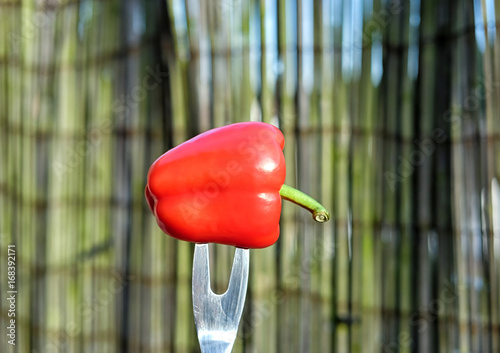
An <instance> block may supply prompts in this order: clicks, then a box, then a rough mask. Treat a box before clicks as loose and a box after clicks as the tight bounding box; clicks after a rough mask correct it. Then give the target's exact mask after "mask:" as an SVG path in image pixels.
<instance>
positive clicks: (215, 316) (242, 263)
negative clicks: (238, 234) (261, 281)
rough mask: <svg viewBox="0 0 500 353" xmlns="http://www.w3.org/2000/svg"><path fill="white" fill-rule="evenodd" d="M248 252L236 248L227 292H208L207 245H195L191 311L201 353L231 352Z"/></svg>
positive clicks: (246, 282) (244, 282) (240, 303)
mask: <svg viewBox="0 0 500 353" xmlns="http://www.w3.org/2000/svg"><path fill="white" fill-rule="evenodd" d="M248 268H249V250H248V249H240V248H237V249H236V251H235V254H234V260H233V267H232V269H231V276H230V278H229V285H228V289H227V291H226V292H225V293H224V294H222V295H218V294H215V293H214V292H213V291H212V289H211V288H210V267H209V253H208V244H196V245H195V251H194V259H193V288H192V294H193V311H194V319H195V323H196V332H197V334H198V340H199V342H200V347H201V351H202V352H203V353H212V352H213V353H216V352H217V353H218V352H231V349H232V347H233V344H234V340H235V339H236V334H237V332H238V326H239V322H240V319H241V315H242V313H243V306H244V304H245V297H246V291H247V284H248Z"/></svg>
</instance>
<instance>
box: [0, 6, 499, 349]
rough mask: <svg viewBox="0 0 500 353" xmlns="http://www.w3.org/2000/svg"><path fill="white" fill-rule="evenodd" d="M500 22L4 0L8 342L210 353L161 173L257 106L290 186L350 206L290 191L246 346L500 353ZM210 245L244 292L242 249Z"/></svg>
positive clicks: (253, 297) (2, 142)
mask: <svg viewBox="0 0 500 353" xmlns="http://www.w3.org/2000/svg"><path fill="white" fill-rule="evenodd" d="M499 17H500V1H498V0H457V1H451V0H439V1H434V0H411V1H399V0H393V1H389V0H353V1H347V0H345V1H343V0H322V1H306V0H298V1H285V0H278V1H267V0H261V1H254V0H251V1H243V0H217V1H216V0H210V1H208V0H207V1H202V0H189V1H181V0H168V1H165V0H142V1H140V0H129V1H119V0H46V1H44V0H36V1H35V0H23V1H20V0H1V1H0V214H1V216H0V292H1V294H0V298H2V299H1V300H0V307H1V312H0V313H1V315H0V316H1V325H0V326H1V327H2V334H1V335H0V351H1V352H22V353H28V352H29V353H52V352H99V353H101V352H106V353H112V352H158V353H159V352H199V347H198V341H197V338H196V332H195V327H194V322H193V314H192V306H191V267H192V254H193V245H192V244H189V243H185V242H180V241H177V240H174V239H173V238H170V237H168V236H166V235H164V234H163V233H162V232H161V231H160V230H159V228H158V227H157V225H156V222H155V219H154V217H153V216H152V215H151V213H150V211H149V209H148V207H147V205H146V202H145V199H144V196H143V191H144V187H145V183H146V175H147V170H148V168H149V166H150V165H151V163H152V162H153V161H154V160H155V159H156V158H157V157H158V156H160V155H161V154H162V153H164V152H165V151H166V150H168V149H169V148H171V147H173V146H175V145H177V144H179V143H181V142H183V141H185V140H186V139H188V138H190V137H192V136H194V135H196V134H198V133H200V132H203V131H205V130H207V129H210V128H213V127H218V126H223V125H226V124H229V123H233V122H239V121H250V120H252V121H265V122H268V123H271V124H274V125H276V126H278V127H279V128H280V129H281V130H282V131H283V133H284V135H285V139H286V146H285V150H284V153H285V158H286V161H287V184H289V185H292V186H295V187H298V188H300V189H301V190H303V191H305V192H307V193H309V194H310V195H312V196H314V197H315V198H317V199H318V200H320V201H321V202H322V203H323V204H324V205H325V206H326V207H327V208H328V209H329V210H330V211H331V213H332V215H333V220H332V221H330V222H329V223H326V224H324V225H318V224H314V222H313V221H312V219H311V217H310V214H309V213H308V212H306V211H304V210H302V209H299V208H298V207H296V206H294V205H292V204H289V203H286V204H284V206H283V213H282V217H281V237H280V239H279V241H278V242H277V243H276V244H275V245H274V246H272V247H269V248H266V249H263V250H252V251H251V269H250V282H249V289H248V296H247V302H246V306H245V312H244V317H243V319H242V322H241V325H240V330H239V336H238V339H237V341H236V345H235V348H234V350H233V351H234V352H383V353H389V352H500V185H499V183H500V157H499V156H500V117H499V114H500V33H499V28H500V22H499V21H500V20H499V19H498V18H499ZM179 172H180V173H182V171H179ZM244 208H245V205H241V212H242V214H243V213H244ZM242 221H244V219H242ZM8 245H16V255H17V257H16V261H17V270H16V289H17V291H18V293H17V300H16V317H15V319H16V327H17V329H16V330H17V331H16V345H15V346H12V345H10V344H8V343H7V340H8V339H9V338H8V336H7V329H6V326H7V325H8V320H9V319H10V318H9V317H8V310H9V305H10V303H9V302H8V301H7V299H6V298H7V291H8V285H7V283H8V278H7V248H8ZM211 251H212V256H211V260H212V262H213V263H212V265H213V266H212V275H213V279H212V280H213V288H214V289H215V290H217V291H219V292H222V291H224V290H225V288H226V286H227V282H228V277H229V273H230V268H231V264H232V258H233V253H234V249H233V248H230V247H227V246H220V245H217V246H212V248H211Z"/></svg>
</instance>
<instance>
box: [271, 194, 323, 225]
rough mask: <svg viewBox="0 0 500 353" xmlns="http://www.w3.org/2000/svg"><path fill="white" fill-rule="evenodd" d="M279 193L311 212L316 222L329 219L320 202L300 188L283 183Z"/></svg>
mask: <svg viewBox="0 0 500 353" xmlns="http://www.w3.org/2000/svg"><path fill="white" fill-rule="evenodd" d="M280 195H281V198H282V199H283V200H288V201H291V202H293V203H294V204H297V205H299V206H300V207H303V208H305V209H306V210H308V211H309V212H311V213H312V216H313V218H314V220H315V221H316V222H320V223H323V222H327V221H328V220H329V219H330V214H329V213H328V211H327V210H326V208H325V207H324V206H323V205H322V204H320V203H319V202H318V201H316V200H315V199H313V198H312V197H311V196H309V195H306V194H304V193H303V192H302V191H300V190H297V189H295V188H292V187H291V186H288V185H283V186H282V187H281V190H280Z"/></svg>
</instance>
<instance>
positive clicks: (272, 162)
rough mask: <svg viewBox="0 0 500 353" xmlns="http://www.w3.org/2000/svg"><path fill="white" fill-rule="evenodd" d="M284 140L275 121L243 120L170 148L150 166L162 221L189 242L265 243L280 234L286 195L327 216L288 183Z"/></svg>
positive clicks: (150, 197) (150, 186)
mask: <svg viewBox="0 0 500 353" xmlns="http://www.w3.org/2000/svg"><path fill="white" fill-rule="evenodd" d="M284 144H285V138H284V136H283V134H282V133H281V131H280V130H279V129H278V128H276V127H275V126H273V125H270V124H266V123H261V122H245V123H236V124H231V125H227V126H224V127H220V128H216V129H212V130H209V131H207V132H204V133H202V134H200V135H198V136H196V137H194V138H192V139H190V140H188V141H186V142H184V143H182V144H180V145H179V146H177V147H175V148H172V149H171V150H169V151H167V152H166V153H164V154H163V155H162V156H160V157H159V158H158V159H157V160H156V161H155V162H154V163H153V164H152V165H151V167H150V169H149V172H148V177H147V185H146V190H145V195H146V200H147V202H148V205H149V208H150V209H151V211H152V212H153V214H154V215H155V217H156V221H157V223H158V225H159V227H160V228H161V229H162V230H163V231H164V232H165V233H167V234H168V235H170V236H172V237H174V238H177V239H180V240H185V241H190V242H196V243H220V244H226V245H233V246H236V247H241V248H265V247H268V246H270V245H273V244H274V243H275V242H276V241H277V240H278V237H279V219H280V215H281V199H284V200H288V201H291V202H293V203H295V204H297V205H299V206H301V207H303V208H305V209H307V210H309V211H310V212H311V213H312V215H313V218H314V220H316V221H317V222H326V221H328V220H329V219H330V214H329V213H328V211H327V210H326V209H325V208H324V207H323V206H322V205H321V204H320V203H319V202H317V201H316V200H314V199H313V198H312V197H310V196H308V195H306V194H304V193H303V192H301V191H299V190H297V189H294V188H292V187H290V186H288V185H284V183H285V175H286V167H285V158H284V155H283V146H284Z"/></svg>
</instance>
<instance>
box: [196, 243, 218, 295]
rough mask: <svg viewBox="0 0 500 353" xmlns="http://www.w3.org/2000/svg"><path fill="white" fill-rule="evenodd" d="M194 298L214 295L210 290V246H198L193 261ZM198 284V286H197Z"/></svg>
mask: <svg viewBox="0 0 500 353" xmlns="http://www.w3.org/2000/svg"><path fill="white" fill-rule="evenodd" d="M192 281H193V288H192V291H193V298H194V296H195V295H196V296H203V295H205V296H206V295H208V294H210V293H213V292H212V290H211V289H210V261H209V254H208V244H196V245H195V248H194V259H193V279H192ZM195 283H196V285H195Z"/></svg>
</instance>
